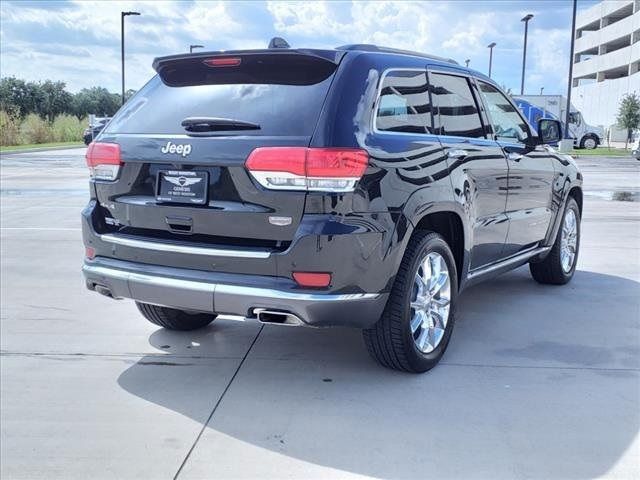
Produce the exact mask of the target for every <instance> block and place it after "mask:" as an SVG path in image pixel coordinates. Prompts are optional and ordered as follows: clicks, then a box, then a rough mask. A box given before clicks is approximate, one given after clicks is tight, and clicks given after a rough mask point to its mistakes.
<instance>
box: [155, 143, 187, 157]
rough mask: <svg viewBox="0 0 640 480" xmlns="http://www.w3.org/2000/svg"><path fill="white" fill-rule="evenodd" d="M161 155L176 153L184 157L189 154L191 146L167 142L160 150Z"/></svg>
mask: <svg viewBox="0 0 640 480" xmlns="http://www.w3.org/2000/svg"><path fill="white" fill-rule="evenodd" d="M160 151H161V152H162V153H177V154H178V155H182V156H183V157H186V156H187V155H189V154H190V153H191V145H190V144H188V143H186V144H184V145H176V144H175V143H172V142H167V144H166V145H165V146H164V147H162V148H161V149H160Z"/></svg>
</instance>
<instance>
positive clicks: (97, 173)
mask: <svg viewBox="0 0 640 480" xmlns="http://www.w3.org/2000/svg"><path fill="white" fill-rule="evenodd" d="M86 159H87V166H88V167H89V174H90V175H91V178H92V179H94V180H115V179H116V178H118V173H119V171H120V166H121V165H123V163H122V160H121V159H120V145H118V144H117V143H102V142H93V143H90V144H89V148H87V154H86Z"/></svg>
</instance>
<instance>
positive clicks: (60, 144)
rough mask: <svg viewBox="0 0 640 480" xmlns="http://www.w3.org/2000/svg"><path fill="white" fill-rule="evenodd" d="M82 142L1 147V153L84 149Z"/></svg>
mask: <svg viewBox="0 0 640 480" xmlns="http://www.w3.org/2000/svg"><path fill="white" fill-rule="evenodd" d="M83 146H84V143H82V142H49V143H29V144H25V145H7V146H4V147H0V152H6V151H14V150H15V151H18V150H29V149H30V148H50V147H83Z"/></svg>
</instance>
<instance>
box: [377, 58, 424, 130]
mask: <svg viewBox="0 0 640 480" xmlns="http://www.w3.org/2000/svg"><path fill="white" fill-rule="evenodd" d="M376 128H377V129H378V130H381V131H386V132H406V133H427V132H429V133H433V125H432V123H431V103H430V101H429V87H428V84H427V74H426V72H425V71H418V70H415V71H414V70H411V71H405V70H397V71H391V72H388V73H387V74H386V75H385V76H384V78H383V80H382V88H381V90H380V98H379V100H378V109H377V111H376Z"/></svg>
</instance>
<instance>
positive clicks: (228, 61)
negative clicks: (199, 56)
mask: <svg viewBox="0 0 640 480" xmlns="http://www.w3.org/2000/svg"><path fill="white" fill-rule="evenodd" d="M241 62H242V58H240V57H215V58H207V59H206V60H204V61H203V63H204V64H205V65H207V66H209V67H237V66H238V65H240V63H241Z"/></svg>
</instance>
